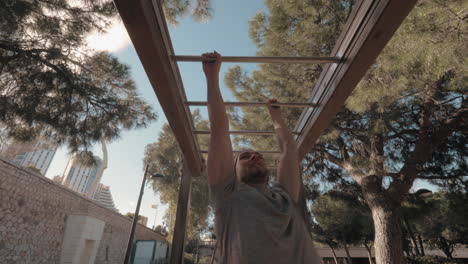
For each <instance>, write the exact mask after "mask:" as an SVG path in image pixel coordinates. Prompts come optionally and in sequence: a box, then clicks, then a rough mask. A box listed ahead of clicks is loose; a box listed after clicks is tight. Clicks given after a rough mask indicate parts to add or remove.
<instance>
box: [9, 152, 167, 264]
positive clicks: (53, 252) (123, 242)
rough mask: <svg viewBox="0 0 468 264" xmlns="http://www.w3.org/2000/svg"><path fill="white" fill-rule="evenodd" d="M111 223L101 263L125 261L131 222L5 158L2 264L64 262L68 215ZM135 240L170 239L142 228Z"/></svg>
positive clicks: (100, 254) (99, 257) (104, 238)
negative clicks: (62, 257)
mask: <svg viewBox="0 0 468 264" xmlns="http://www.w3.org/2000/svg"><path fill="white" fill-rule="evenodd" d="M76 214H78V215H88V216H91V217H94V218H97V219H99V220H102V221H104V222H105V226H104V233H103V235H102V239H101V242H100V245H99V249H98V253H97V256H96V261H95V263H96V264H98V263H103V264H104V263H105V264H107V263H123V259H124V256H125V250H126V247H127V240H128V236H129V233H130V228H131V220H130V219H129V218H127V217H126V216H123V215H121V214H119V213H116V212H114V211H111V210H109V209H107V208H105V207H103V206H101V205H99V204H97V203H96V202H94V201H92V200H89V199H87V198H84V197H82V196H80V195H78V194H77V193H75V192H73V191H71V190H69V189H67V188H65V187H63V186H61V185H59V184H57V183H55V182H53V181H51V180H49V179H48V178H45V177H43V176H40V175H37V174H34V173H32V172H30V171H27V170H24V169H22V168H20V167H17V166H15V165H13V164H11V163H9V162H6V161H4V160H2V159H0V263H2V264H3V263H8V264H9V263H25V264H26V263H27V264H33V263H47V264H50V263H59V260H60V252H61V245H62V240H63V235H64V231H65V223H66V219H67V215H76ZM135 239H140V240H159V241H164V240H165V239H164V238H163V237H162V236H161V235H160V234H158V233H156V232H154V231H152V230H151V229H149V228H146V227H144V226H142V225H138V226H137V230H136V232H135Z"/></svg>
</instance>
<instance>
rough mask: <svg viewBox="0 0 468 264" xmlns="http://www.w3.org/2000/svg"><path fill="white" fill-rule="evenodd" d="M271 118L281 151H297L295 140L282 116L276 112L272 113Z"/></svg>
mask: <svg viewBox="0 0 468 264" xmlns="http://www.w3.org/2000/svg"><path fill="white" fill-rule="evenodd" d="M272 119H273V126H274V128H275V131H276V137H277V139H278V144H279V146H280V148H281V151H282V152H284V151H288V152H290V151H297V145H296V141H295V140H294V137H293V135H292V133H291V131H290V130H289V128H288V127H287V125H286V123H285V122H284V120H283V118H282V117H281V116H280V115H279V114H278V115H272Z"/></svg>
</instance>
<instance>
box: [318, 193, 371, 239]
mask: <svg viewBox="0 0 468 264" xmlns="http://www.w3.org/2000/svg"><path fill="white" fill-rule="evenodd" d="M311 209H312V210H311V211H312V214H313V216H314V224H313V227H312V231H313V233H314V236H313V238H314V240H315V241H317V242H320V243H323V244H326V245H328V246H329V247H333V248H335V247H338V246H339V245H343V246H346V245H358V244H369V243H371V242H372V240H373V236H374V230H373V228H372V218H371V215H370V211H369V208H368V207H367V206H366V205H364V204H362V202H360V201H359V200H358V198H357V197H356V196H354V195H352V194H349V193H345V192H342V191H330V192H328V193H326V194H323V195H321V196H320V197H319V198H318V199H317V200H315V201H314V202H313V204H312V208H311Z"/></svg>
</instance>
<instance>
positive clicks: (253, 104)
mask: <svg viewBox="0 0 468 264" xmlns="http://www.w3.org/2000/svg"><path fill="white" fill-rule="evenodd" d="M185 104H186V105H191V106H207V105H208V102H204V101H188V102H185ZM224 104H225V105H226V106H265V105H267V104H268V103H263V102H224ZM271 105H273V106H283V107H299V108H302V107H315V106H317V105H316V104H314V103H273V104H271Z"/></svg>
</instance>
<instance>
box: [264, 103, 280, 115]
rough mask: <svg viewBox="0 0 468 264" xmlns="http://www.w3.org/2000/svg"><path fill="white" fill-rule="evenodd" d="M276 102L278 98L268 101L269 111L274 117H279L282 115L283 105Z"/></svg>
mask: <svg viewBox="0 0 468 264" xmlns="http://www.w3.org/2000/svg"><path fill="white" fill-rule="evenodd" d="M275 103H278V100H276V99H270V100H268V103H267V106H268V111H269V112H270V115H271V116H272V117H277V116H279V115H281V107H280V106H279V105H274V104H275Z"/></svg>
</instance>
